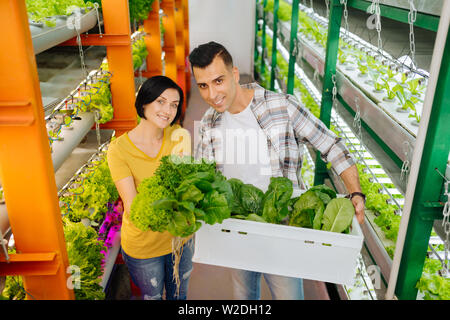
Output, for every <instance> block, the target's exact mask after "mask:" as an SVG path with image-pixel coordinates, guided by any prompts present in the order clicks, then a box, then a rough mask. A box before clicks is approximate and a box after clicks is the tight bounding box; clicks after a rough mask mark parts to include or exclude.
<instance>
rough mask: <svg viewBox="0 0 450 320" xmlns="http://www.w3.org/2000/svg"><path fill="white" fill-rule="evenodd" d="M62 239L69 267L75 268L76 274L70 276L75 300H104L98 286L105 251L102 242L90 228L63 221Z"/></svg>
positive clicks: (100, 288)
mask: <svg viewBox="0 0 450 320" xmlns="http://www.w3.org/2000/svg"><path fill="white" fill-rule="evenodd" d="M63 225H64V237H65V239H66V247H67V255H68V258H69V265H71V266H75V268H76V269H74V270H75V271H79V276H80V278H77V276H78V274H77V273H74V274H73V275H72V280H73V285H74V291H75V298H76V299H77V300H102V299H104V298H105V294H104V292H103V288H102V287H101V286H100V281H101V276H102V275H103V270H102V267H101V263H102V259H103V258H104V255H103V254H102V252H101V251H102V250H106V247H105V246H104V244H103V241H100V240H98V234H97V232H96V231H95V230H94V229H93V228H92V227H86V226H85V225H84V224H83V223H81V222H76V223H75V222H71V221H69V220H68V219H63Z"/></svg>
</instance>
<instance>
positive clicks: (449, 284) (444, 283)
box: [416, 258, 450, 300]
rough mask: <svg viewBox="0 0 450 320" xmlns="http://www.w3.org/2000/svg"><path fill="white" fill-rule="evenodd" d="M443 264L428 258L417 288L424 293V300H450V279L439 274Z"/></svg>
mask: <svg viewBox="0 0 450 320" xmlns="http://www.w3.org/2000/svg"><path fill="white" fill-rule="evenodd" d="M441 269H442V264H441V262H440V261H439V260H435V259H430V258H427V259H426V260H425V264H424V267H423V273H422V276H421V278H420V280H419V281H418V282H417V285H416V288H417V289H419V291H420V292H422V293H423V294H424V300H450V279H449V278H444V277H442V276H441V275H439V271H440V270H441Z"/></svg>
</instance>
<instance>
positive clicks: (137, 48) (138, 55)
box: [132, 39, 148, 70]
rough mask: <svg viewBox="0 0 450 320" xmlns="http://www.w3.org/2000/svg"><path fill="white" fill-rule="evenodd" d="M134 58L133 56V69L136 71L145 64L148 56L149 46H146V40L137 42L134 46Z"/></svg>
mask: <svg viewBox="0 0 450 320" xmlns="http://www.w3.org/2000/svg"><path fill="white" fill-rule="evenodd" d="M132 56H133V68H134V70H136V69H137V68H139V67H140V66H142V64H143V63H144V61H145V59H146V58H147V56H148V50H147V46H146V45H145V40H144V39H140V40H136V41H135V42H134V43H133V44H132Z"/></svg>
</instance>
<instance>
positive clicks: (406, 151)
mask: <svg viewBox="0 0 450 320" xmlns="http://www.w3.org/2000/svg"><path fill="white" fill-rule="evenodd" d="M403 150H404V151H403V153H404V155H405V160H404V161H403V164H402V169H401V172H400V180H401V181H403V180H405V182H406V181H407V176H408V174H409V169H410V168H409V165H410V163H409V154H410V144H409V142H408V141H404V142H403Z"/></svg>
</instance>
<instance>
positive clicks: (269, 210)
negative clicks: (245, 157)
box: [228, 177, 293, 223]
mask: <svg viewBox="0 0 450 320" xmlns="http://www.w3.org/2000/svg"><path fill="white" fill-rule="evenodd" d="M228 182H229V183H230V184H231V189H232V191H233V197H232V198H231V201H230V209H231V212H232V216H233V218H236V219H245V220H252V221H259V222H268V223H281V222H282V220H283V219H284V218H285V217H286V216H287V215H288V213H289V208H288V207H289V202H290V198H291V196H292V193H293V186H292V181H291V180H289V179H288V178H285V177H271V178H270V184H269V187H268V189H267V191H266V192H265V193H264V192H262V191H261V190H260V189H259V188H257V187H255V186H253V185H251V184H244V183H243V182H242V181H241V180H239V179H229V180H228Z"/></svg>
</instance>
